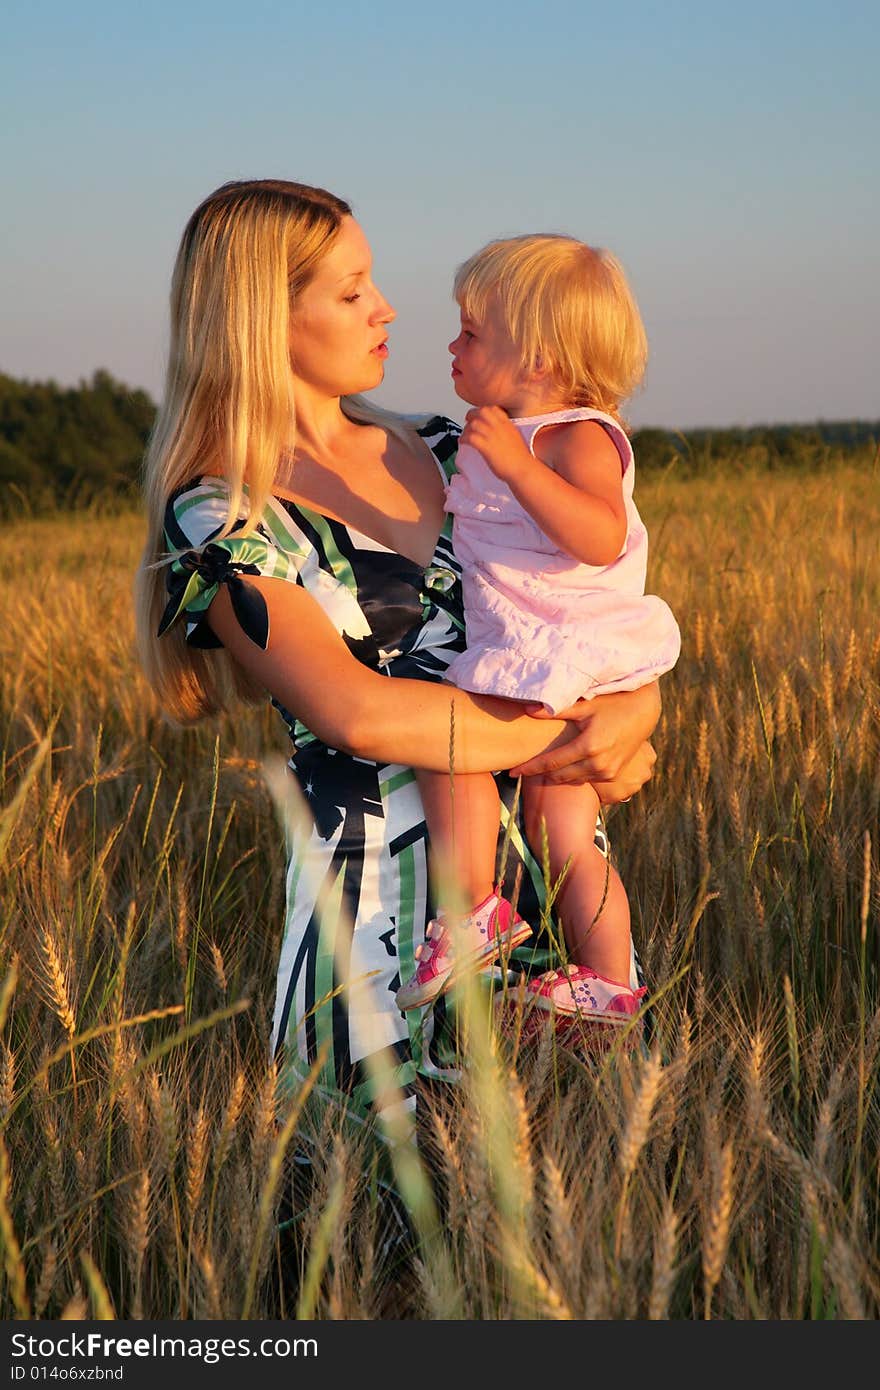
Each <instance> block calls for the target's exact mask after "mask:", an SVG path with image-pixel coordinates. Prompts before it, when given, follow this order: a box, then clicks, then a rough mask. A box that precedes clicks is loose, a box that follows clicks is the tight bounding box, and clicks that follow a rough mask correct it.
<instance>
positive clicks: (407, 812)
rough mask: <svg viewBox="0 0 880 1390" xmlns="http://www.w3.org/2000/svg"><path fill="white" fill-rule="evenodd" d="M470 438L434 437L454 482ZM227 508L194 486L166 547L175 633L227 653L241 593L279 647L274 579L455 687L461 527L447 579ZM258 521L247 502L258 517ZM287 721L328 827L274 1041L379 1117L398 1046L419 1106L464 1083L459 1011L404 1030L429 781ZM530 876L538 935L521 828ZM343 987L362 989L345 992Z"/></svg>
mask: <svg viewBox="0 0 880 1390" xmlns="http://www.w3.org/2000/svg"><path fill="white" fill-rule="evenodd" d="M459 433H460V431H459V427H458V426H457V425H455V424H454V423H453V422H452V421H451V420H446V419H444V418H441V417H439V416H438V417H434V418H433V419H431V420H429V421H428V423H427V424H426V425H424V426H423V427H422V428H421V429H420V430H419V434H420V435H421V437H422V438H423V439H424V441H425V443H426V444H427V445H428V447H429V449H430V450H431V452H432V454H433V455H434V458H435V459H436V461H437V464H438V466H439V468H440V470H441V471H442V473H443V477H444V480H446V481H448V479H449V478H450V477H451V476H452V473H453V471H454V468H455V455H456V450H457V441H458V435H459ZM227 501H228V489H227V486H226V484H225V482H224V481H223V480H222V479H221V478H215V477H203V478H201V479H199V480H197V481H196V482H194V483H191V484H188V485H187V486H186V487H184V488H183V489H181V490H180V491H179V492H177V493H176V494H175V495H174V496H173V497H172V498H171V499H170V501H169V503H168V508H167V513H166V522H165V539H166V544H167V548H168V551H169V552H173V553H175V554H176V558H175V559H174V561H173V563H172V564H170V565H169V566H168V588H169V594H170V597H169V602H168V607H167V609H166V613H165V616H164V618H163V623H162V628H161V631H164V630H166V628H167V627H169V626H170V625H171V624H172V623H174V622H177V621H185V622H186V624H187V641H188V642H190V643H191V644H193V645H196V646H217V645H218V642H217V639H216V637H215V636H214V635H213V633H212V632H211V629H210V627H209V626H208V624H207V622H206V621H205V613H206V611H207V609H208V606H209V605H210V603H211V600H212V599H213V598H214V595H215V594H216V592H217V589H218V587H219V585H220V584H226V585H227V586H228V588H229V592H230V598H231V601H232V605H233V608H234V611H235V613H236V615H237V617H238V620H239V622H240V623H241V625H242V627H243V628H244V630H245V631H246V632H247V633H248V635H249V636H250V637H252V639H253V640H254V641H255V642H258V643H259V644H260V645H261V646H264V647H265V645H266V642H267V639H268V621H267V614H266V609H265V605H264V604H263V602H262V598H261V596H260V594H259V593H258V591H257V590H256V589H255V588H254V587H253V586H249V585H248V584H247V576H248V575H249V574H260V575H265V576H269V577H275V578H279V579H281V580H285V581H287V582H289V583H292V584H301V585H302V586H303V587H304V588H305V589H307V590H308V591H309V593H310V594H312V595H313V597H314V598H315V599H316V600H317V602H318V603H320V605H321V607H322V608H323V609H324V610H325V612H326V613H327V615H328V616H329V617H330V619H331V620H332V622H333V623H334V625H335V626H336V627H337V629H338V630H339V632H340V633H341V634H342V636H343V638H344V640H345V642H346V643H347V645H348V647H349V648H350V650H351V651H352V653H353V654H354V655H355V656H356V657H357V659H358V660H359V661H363V662H364V663H365V664H366V665H368V666H370V667H371V668H372V669H373V670H375V671H379V672H381V673H383V674H385V675H387V676H389V677H394V676H405V677H408V678H410V679H419V680H439V679H441V678H442V674H443V671H444V670H445V668H446V666H447V665H448V664H449V662H450V661H451V659H452V657H453V656H454V655H455V654H456V653H457V652H459V651H461V650H462V648H463V646H464V620H463V613H462V603H461V574H460V568H459V566H458V563H457V561H456V558H455V555H454V554H453V551H452V542H451V517H447V522H446V525H445V526H444V529H443V532H442V534H441V536H440V538H439V540H438V542H437V547H436V550H435V553H434V556H433V559H432V562H431V564H430V565H428V566H426V567H423V566H421V565H417V564H415V563H414V562H413V561H412V560H408V559H405V558H404V557H402V556H400V555H397V554H394V553H393V552H392V551H390V550H388V549H387V548H386V547H385V546H383V545H380V544H378V543H377V542H376V541H373V540H371V539H369V538H368V537H366V536H364V535H362V534H361V533H360V532H359V531H357V530H355V529H354V528H353V527H350V526H346V525H344V524H343V523H341V522H338V521H333V520H330V519H329V518H327V517H324V516H320V515H318V514H316V513H314V512H311V511H309V510H308V509H307V508H305V507H302V506H300V505H298V504H297V503H294V502H292V501H290V500H288V499H282V498H272V499H270V501H269V504H268V506H267V508H266V512H265V514H264V517H263V520H262V522H261V524H260V526H259V528H258V530H257V531H256V532H254V533H253V534H250V535H245V536H239V535H236V534H235V532H233V534H231V535H229V536H227V537H226V538H225V539H224V540H221V541H214V540H213V539H212V538H213V537H214V536H215V535H216V534H217V533H218V532H219V531H220V529H221V528H222V526H223V525H224V523H225V521H226V515H227ZM245 514H246V502H245V509H244V511H243V512H242V519H244V516H245ZM337 698H344V692H341V691H328V699H337ZM277 708H278V709H279V711H280V713H281V715H282V717H283V718H284V720H285V722H286V724H287V726H288V729H289V731H290V737H291V739H292V740H293V745H294V752H293V756H292V757H291V760H290V770H291V772H292V773H293V776H294V777H295V778H296V779H297V780H298V782H299V785H300V787H301V789H302V792H303V794H304V797H305V799H306V801H307V803H308V806H309V808H310V810H311V812H312V817H313V822H314V823H313V824H311V825H308V826H307V827H306V826H304V827H303V828H302V829H300V830H296V831H293V832H292V833H291V836H290V839H291V843H290V844H289V847H288V848H289V860H288V870H287V905H286V921H285V929H284V937H283V943H282V947H281V959H280V961H279V967H278V983H277V993H276V1003H275V1017H274V1027H273V1044H274V1046H275V1048H276V1049H277V1051H278V1053H279V1056H280V1059H281V1063H282V1078H283V1083H284V1085H285V1086H286V1087H287V1088H288V1089H290V1090H295V1089H296V1088H297V1086H298V1084H299V1081H300V1079H301V1078H302V1077H303V1076H304V1075H305V1074H306V1073H307V1072H308V1071H309V1069H310V1067H311V1065H312V1063H313V1062H314V1060H315V1058H316V1056H317V1054H318V1052H319V1050H320V1049H321V1047H322V1045H323V1044H325V1043H327V1042H329V1052H328V1057H327V1061H326V1064H325V1067H324V1072H323V1075H322V1077H321V1083H320V1089H321V1091H322V1092H323V1094H324V1096H325V1097H326V1098H327V1099H330V1098H333V1099H337V1100H341V1099H342V1098H344V1100H345V1104H346V1105H347V1107H348V1109H349V1112H350V1113H353V1114H355V1115H358V1114H360V1115H363V1114H365V1113H366V1112H367V1110H368V1108H369V1106H370V1102H371V1100H372V1096H373V1089H374V1086H375V1081H374V1071H373V1068H372V1067H371V1065H370V1060H371V1057H372V1056H373V1055H374V1054H376V1053H377V1052H379V1051H380V1050H381V1049H383V1048H385V1047H388V1048H390V1049H391V1053H392V1055H393V1057H394V1058H395V1070H396V1080H397V1083H398V1085H399V1086H400V1088H401V1091H402V1092H403V1095H404V1096H405V1097H406V1098H407V1104H412V1098H413V1094H414V1090H415V1083H416V1078H417V1076H418V1075H419V1074H421V1075H422V1076H426V1077H431V1078H438V1079H447V1080H453V1079H454V1078H455V1076H456V1074H457V1072H456V1057H455V1051H454V1040H453V1035H452V1028H451V1026H450V1021H449V1018H448V1016H447V1006H446V1002H445V1001H444V1000H443V999H442V998H441V999H440V1000H438V1001H437V1002H436V1004H435V1005H434V1006H433V1008H425V1009H414V1010H412V1011H410V1012H409V1013H407V1014H406V1015H403V1014H402V1013H401V1012H400V1010H399V1009H398V1008H397V1007H396V1004H395V1000H394V995H395V991H396V990H397V988H398V987H399V985H400V982H401V980H402V979H407V978H408V977H409V976H410V975H411V974H412V972H413V970H414V968H415V967H414V953H415V948H416V946H417V945H418V944H419V943H420V942H421V941H422V940H423V939H424V933H425V926H426V923H427V921H428V920H429V919H430V917H431V915H432V912H431V901H430V887H429V883H428V865H427V828H426V825H425V818H424V811H423V808H422V803H421V798H420V796H419V791H418V787H417V785H416V780H415V775H414V773H413V771H412V769H411V768H408V767H403V766H400V765H398V764H394V763H375V762H369V761H366V760H364V759H360V758H355V757H351V756H349V755H348V754H345V753H340V752H338V751H336V750H335V749H333V748H328V747H327V745H326V744H324V743H321V742H320V741H319V740H318V739H316V738H315V737H314V735H313V734H311V733H310V732H309V730H308V729H306V728H305V727H304V726H303V725H302V724H301V723H300V722H299V721H298V720H297V719H296V718H295V717H294V715H293V714H292V713H290V712H288V711H287V710H284V709H282V708H281V706H280V705H277ZM498 780H499V787H500V790H501V793H502V800H503V802H504V804H503V807H502V828H504V827H506V825H507V823H508V821H509V814H508V807H509V806H510V805H511V804H512V793H513V784H512V782H511V780H510V778H507V777H504V776H501V777H499V779H498ZM600 833H601V832H600V831H597V834H600ZM499 842H500V837H499ZM519 865H521V866H522V874H521V882H520V890H519V909H520V911H521V912H522V914H523V916H524V917H525V918H526V920H527V921H529V922H530V924H531V925H532V926H533V928H535V929H537V927H538V923H539V920H540V917H541V903H542V901H543V898H544V884H543V877H542V872H541V868H540V865H539V864H538V863H537V862H536V861H535V859H534V858H533V857H532V855H531V854H530V853H529V851H528V848H527V846H526V844H525V841H524V839H523V837H522V834H521V831H520V828H519V826H518V825H514V826H513V827H512V828H511V834H510V836H509V848H508V854H507V864H506V880H507V882H508V885H509V884H510V883H511V882H512V880H513V878H514V876H515V874H516V871H517V867H518V866H519ZM514 960H515V961H516V962H517V964H518V965H519V967H520V968H521V969H523V970H526V971H528V972H530V973H531V972H534V971H541V970H545V969H548V968H549V967H550V966H551V965H552V964H553V963H554V957H553V951H552V943H551V942H550V941H549V940H548V939H546V937H545V939H543V940H541V939H533V940H532V941H530V942H529V943H527V945H526V946H524V947H521V948H520V949H519V950H518V951H517V952H515V953H514ZM353 981H354V982H358V983H357V985H356V987H352V982H353ZM343 984H346V985H347V986H348V987H347V988H345V989H340V986H341V985H343ZM386 1055H387V1054H386Z"/></svg>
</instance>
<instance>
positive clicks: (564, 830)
mask: <svg viewBox="0 0 880 1390" xmlns="http://www.w3.org/2000/svg"><path fill="white" fill-rule="evenodd" d="M523 808H524V811H525V821H526V834H527V835H528V837H529V843H530V845H531V846H532V850H533V852H534V853H535V854H536V855H537V856H538V857H539V858H540V855H541V845H542V825H546V834H547V846H548V850H549V853H550V872H551V874H552V875H553V878H554V879H556V878H558V877H559V875H560V873H561V872H562V869H563V866H564V864H565V861H566V860H567V859H568V858H571V864H570V866H569V869H568V873H567V874H566V876H565V881H564V883H563V885H562V888H561V889H560V892H559V897H558V898H557V902H558V903H559V909H560V916H561V918H562V924H563V930H564V932H565V940H566V944H567V946H568V949H569V952H570V955H571V958H572V960H573V961H574V963H575V964H576V965H588V966H589V967H590V969H591V970H595V971H596V973H597V974H599V975H604V976H605V978H606V979H608V980H614V981H615V982H617V983H621V984H627V985H628V984H629V969H630V934H629V932H630V919H629V903H628V901H627V897H626V892H625V890H624V887H623V884H622V882H621V880H620V875H619V874H618V873H617V871H616V870H615V869H614V868H613V867H611V866H610V865H609V863H608V861H607V860H606V859H605V857H604V856H603V855H602V854H600V853H599V851H598V849H597V848H596V846H595V844H594V840H593V835H594V831H595V828H596V813H597V811H598V809H599V798H598V796H597V794H596V792H595V791H594V789H593V788H592V787H591V786H590V785H589V784H585V785H583V786H570V785H554V784H553V783H550V782H547V781H545V780H544V778H542V777H526V778H524V779H523ZM603 898H604V902H603ZM600 909H601V910H600ZM597 914H598V916H597ZM591 924H592V925H591Z"/></svg>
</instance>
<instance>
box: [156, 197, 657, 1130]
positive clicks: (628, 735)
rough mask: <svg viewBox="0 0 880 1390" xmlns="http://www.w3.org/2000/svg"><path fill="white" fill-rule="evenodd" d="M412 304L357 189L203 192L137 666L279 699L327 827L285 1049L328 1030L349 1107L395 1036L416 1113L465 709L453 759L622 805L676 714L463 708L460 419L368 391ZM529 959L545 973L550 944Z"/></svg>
mask: <svg viewBox="0 0 880 1390" xmlns="http://www.w3.org/2000/svg"><path fill="white" fill-rule="evenodd" d="M393 318H394V310H393V309H392V308H391V306H390V305H389V304H388V302H387V301H386V300H385V299H384V298H383V297H382V295H381V293H380V291H379V290H378V289H377V287H376V286H375V284H374V283H373V280H372V278H371V257H370V249H369V245H368V243H367V240H366V237H365V236H364V233H363V231H362V230H361V228H360V227H359V225H358V223H357V222H356V221H355V220H354V218H353V217H352V214H351V209H350V208H349V206H348V205H347V204H346V203H344V202H343V201H342V200H341V199H338V198H335V197H334V196H333V195H332V194H329V193H327V192H325V191H324V190H322V189H316V188H309V187H305V186H303V185H299V184H294V183H287V182H282V181H276V180H260V181H256V182H243V183H234V184H226V185H224V186H223V187H222V188H220V189H218V190H217V191H216V192H215V193H213V194H212V195H211V196H210V197H209V198H207V199H206V200H205V202H204V203H202V205H201V206H200V207H199V208H198V209H197V210H196V212H195V213H194V214H193V216H192V218H191V219H190V221H189V224H188V226H187V228H186V230H185V232H184V236H183V241H182V244H181V248H180V252H179V254H178V258H177V263H176V266H175V271H174V277H173V282H172V295H171V349H170V357H169V366H168V378H167V385H166V392H165V398H164V401H163V403H162V406H161V409H160V412H159V416H158V420H157V424H156V428H155V432H154V435H153V439H152V441H151V444H150V448H149V452H148V456H147V464H146V496H147V506H148V513H149V535H148V540H147V545H146V550H145V554H144V558H143V561H142V564H141V567H140V570H139V582H138V630H139V639H140V646H141V652H142V657H143V661H144V665H145V669H146V671H147V674H148V676H149V678H150V680H151V682H152V684H153V686H154V688H155V690H156V692H157V694H158V696H159V698H160V700H161V702H162V703H163V705H164V706H165V708H166V709H167V711H168V712H169V713H170V714H171V715H172V716H173V717H175V718H176V719H178V720H180V721H181V722H186V721H192V720H195V719H198V718H200V717H202V716H203V715H206V714H211V713H215V712H216V711H218V710H220V709H222V708H224V707H225V706H226V705H227V703H228V702H229V700H230V699H231V698H232V696H233V695H235V694H238V695H240V696H244V697H245V698H249V699H251V700H254V699H258V698H265V697H266V694H267V693H268V694H269V695H270V696H271V698H272V701H273V703H274V704H275V705H276V706H277V708H278V709H279V710H280V712H281V714H282V715H283V717H284V718H285V720H286V722H287V724H288V727H289V729H290V733H291V737H292V739H293V742H294V746H295V751H294V756H293V759H292V761H291V769H292V771H293V773H294V776H295V778H296V779H297V780H298V782H299V784H300V787H301V788H302V790H303V792H304V794H305V797H306V799H307V801H308V803H309V806H310V809H311V811H312V814H313V817H314V825H313V826H311V825H310V826H309V827H308V828H307V829H305V830H298V831H296V833H295V834H294V837H293V844H292V847H291V856H290V864H289V870H288V876H287V915H286V924H285V932H284V940H283V945H282V951H281V960H280V965H279V971H278V986H277V997H276V1009H275V1023H274V1030H273V1041H274V1044H275V1046H276V1047H278V1048H281V1049H283V1057H284V1068H283V1076H284V1079H285V1081H286V1083H287V1084H289V1085H291V1086H295V1085H296V1083H297V1078H298V1077H300V1076H302V1075H303V1074H304V1073H305V1072H307V1071H308V1069H309V1067H310V1066H311V1063H312V1062H313V1060H314V1059H315V1057H316V1055H317V1054H318V1052H319V1050H320V1048H321V1045H322V1043H324V1042H327V1043H328V1044H329V1055H328V1059H327V1062H326V1065H325V1067H324V1072H323V1075H322V1078H321V1083H320V1085H321V1089H322V1091H323V1093H324V1095H325V1096H327V1097H339V1096H345V1097H346V1098H347V1105H348V1108H349V1111H350V1113H353V1114H357V1113H362V1114H363V1113H366V1111H367V1109H368V1107H369V1103H370V1095H371V1088H372V1086H373V1085H374V1084H375V1083H374V1080H373V1079H372V1078H371V1074H370V1070H369V1064H370V1061H371V1059H372V1058H374V1057H375V1056H376V1055H377V1053H378V1052H379V1051H380V1050H381V1049H383V1048H384V1047H385V1046H386V1045H388V1046H390V1048H391V1049H392V1053H393V1055H394V1057H395V1058H396V1080H397V1083H398V1084H399V1086H400V1087H401V1088H402V1090H403V1092H404V1094H405V1095H406V1096H407V1098H408V1103H409V1102H411V1098H412V1096H413V1094H414V1090H415V1083H416V1078H417V1076H418V1075H419V1074H421V1075H422V1076H428V1077H441V1078H442V1077H450V1076H452V1075H454V1064H455V1056H454V1051H453V1048H452V1045H451V1040H450V1037H449V1036H448V1035H447V1034H448V1032H449V1031H451V1030H448V1029H447V1028H446V1027H445V1023H446V1015H445V1006H444V1003H443V1001H442V1000H441V1001H439V1002H438V1003H437V1005H436V1007H435V1009H434V1010H433V1012H431V1011H426V1010H413V1011H412V1013H411V1014H410V1015H408V1016H407V1017H406V1018H404V1017H403V1016H402V1015H401V1013H400V1011H399V1010H398V1009H397V1008H396V1006H395V1003H394V994H395V991H396V989H397V988H398V986H399V984H400V979H401V977H402V978H406V977H407V975H408V974H410V973H411V971H412V968H413V955H414V950H415V946H416V945H417V944H418V943H419V942H420V941H421V940H422V939H423V936H424V930H425V923H426V918H427V917H428V916H429V915H430V913H429V907H428V901H427V870H426V830H425V824H424V815H423V811H422V807H421V802H420V799H419V796H418V791H417V787H416V783H415V776H414V773H413V772H412V767H413V766H416V765H417V766H421V767H426V768H430V769H434V770H439V771H443V770H444V769H447V768H448V767H449V756H450V719H451V714H452V718H453V719H454V729H453V736H452V742H453V746H454V761H455V767H456V768H457V769H458V770H460V771H462V772H469V771H472V772H476V771H487V770H488V771H491V770H493V769H497V768H511V767H514V768H515V770H523V771H529V772H538V771H555V775H556V776H557V777H558V778H559V780H567V781H577V780H583V779H584V778H585V777H589V779H590V780H591V781H592V782H594V783H596V782H599V783H602V784H604V788H603V799H604V800H605V801H616V800H622V799H624V798H625V797H627V796H629V795H631V794H632V793H633V792H634V791H636V790H637V789H638V788H639V787H640V786H641V785H642V784H643V783H644V781H645V780H646V779H647V778H648V777H649V776H650V772H651V767H652V764H653V761H654V754H653V750H652V749H651V747H650V744H649V743H648V742H647V740H648V738H649V736H650V734H651V732H652V730H653V728H654V725H655V723H656V720H657V717H658V713H659V697H658V694H657V690H656V686H649V687H645V688H644V689H643V690H640V691H636V692H633V693H630V694H625V695H612V696H606V697H603V698H602V699H597V700H595V701H593V702H592V703H591V704H590V705H589V706H585V707H584V709H583V710H581V709H580V708H575V709H574V710H572V711H570V712H568V713H570V714H571V716H572V717H571V718H570V719H565V718H562V717H560V718H558V719H536V718H530V717H529V716H527V715H525V714H523V713H522V712H521V711H520V710H519V709H517V707H515V706H514V705H512V704H510V703H508V702H505V701H504V700H501V699H495V698H489V697H480V696H472V695H468V694H464V693H462V692H459V691H455V692H454V712H453V711H451V704H452V697H453V692H452V691H451V689H450V687H448V686H444V685H443V684H441V683H439V677H440V675H441V673H442V671H443V670H444V669H445V667H446V666H447V665H448V663H449V661H450V660H451V659H452V657H453V656H454V655H455V654H456V652H458V651H460V650H461V649H462V646H463V634H462V627H463V624H462V615H461V598H460V584H459V573H458V569H457V565H456V561H455V556H454V554H453V552H452V548H451V543H450V539H449V524H448V518H447V517H446V516H445V514H444V510H443V505H444V494H445V484H446V480H447V479H448V478H449V477H450V476H451V473H452V471H453V470H454V466H455V462H454V461H455V452H456V439H457V434H458V429H457V427H456V426H455V425H453V424H452V422H450V421H448V420H443V419H441V418H439V417H435V418H433V419H431V420H429V421H427V422H425V423H424V424H422V425H421V426H420V427H418V428H416V427H414V426H412V425H410V424H408V423H406V422H405V421H403V420H400V419H398V418H396V417H393V416H390V415H388V414H387V413H385V412H382V411H379V410H377V409H375V408H374V407H371V406H369V405H368V404H367V403H366V402H364V401H362V400H360V399H359V398H358V397H357V394H356V393H359V392H361V391H366V390H370V389H371V388H373V387H375V386H378V385H379V383H380V382H381V381H382V378H383V376H384V371H385V359H386V357H387V355H388V348H387V338H388V325H389V324H390V323H391V322H392V320H393ZM169 556H170V557H171V559H170V561H169ZM388 676H394V677H395V678H396V679H395V680H393V681H389V680H387V679H386V677H388ZM579 717H580V718H581V719H583V721H584V724H583V727H581V725H580V724H579V723H578V719H579ZM516 765H521V768H520V767H517V766H516ZM511 846H512V849H511V854H510V862H509V865H508V867H509V869H510V870H511V871H512V870H513V868H514V867H515V863H516V861H517V860H518V859H521V860H522V862H523V864H524V867H525V873H524V874H523V883H522V890H521V893H520V899H519V906H520V911H521V912H522V913H523V915H524V916H525V917H526V919H527V920H528V921H530V922H531V923H532V925H533V926H534V927H537V925H538V919H539V916H540V903H539V898H540V894H541V891H542V883H541V874H540V870H539V868H538V866H537V865H536V864H535V862H534V861H533V860H532V858H531V856H530V855H529V854H528V851H527V849H526V847H525V845H524V844H523V842H522V839H521V836H520V835H519V832H518V831H517V830H516V829H514V833H513V835H512V837H511ZM319 900H323V902H324V907H323V908H321V907H320V903H319ZM517 954H518V955H520V956H522V964H523V968H530V969H546V968H547V966H548V965H550V964H551V963H552V957H551V954H550V952H549V950H548V949H547V943H546V942H543V943H542V942H539V943H538V947H537V949H536V948H534V947H533V946H532V944H531V943H529V947H528V948H521V950H520V952H518V953H517ZM352 980H357V981H361V982H362V983H361V984H360V985H359V987H358V988H357V989H354V990H351V991H349V990H346V991H340V990H339V989H338V986H339V985H340V984H342V983H345V982H350V981H352ZM334 991H335V992H334Z"/></svg>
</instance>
